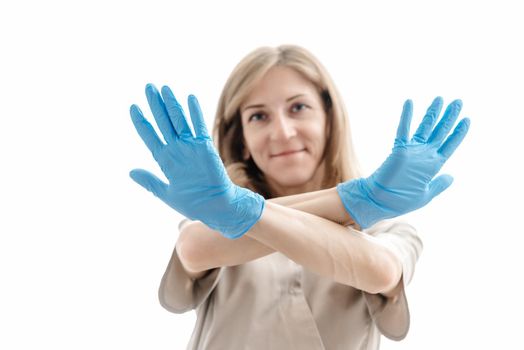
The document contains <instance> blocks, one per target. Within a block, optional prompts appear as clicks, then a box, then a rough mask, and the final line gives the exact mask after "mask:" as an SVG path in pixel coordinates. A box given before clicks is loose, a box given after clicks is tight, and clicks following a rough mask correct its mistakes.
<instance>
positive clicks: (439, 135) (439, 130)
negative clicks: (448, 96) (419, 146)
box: [428, 100, 462, 146]
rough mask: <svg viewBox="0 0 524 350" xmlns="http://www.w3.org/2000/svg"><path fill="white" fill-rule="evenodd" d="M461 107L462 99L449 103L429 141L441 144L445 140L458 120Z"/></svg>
mask: <svg viewBox="0 0 524 350" xmlns="http://www.w3.org/2000/svg"><path fill="white" fill-rule="evenodd" d="M461 109H462V101H461V100H455V101H453V102H451V103H450V104H449V105H448V107H447V108H446V111H445V112H444V115H443V116H442V119H441V120H440V121H439V123H438V124H437V126H436V127H435V129H433V132H432V133H431V136H430V137H429V139H428V143H431V144H434V145H439V146H440V144H441V143H442V140H444V138H445V137H446V136H447V135H448V133H449V131H450V130H451V128H452V127H453V125H454V124H455V122H456V121H457V118H458V115H459V113H460V110H461Z"/></svg>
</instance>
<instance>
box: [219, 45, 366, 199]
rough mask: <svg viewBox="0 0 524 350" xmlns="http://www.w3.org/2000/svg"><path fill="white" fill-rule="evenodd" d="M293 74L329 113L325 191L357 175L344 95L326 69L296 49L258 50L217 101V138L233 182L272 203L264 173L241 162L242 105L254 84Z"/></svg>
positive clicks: (243, 62)
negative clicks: (272, 74)
mask: <svg viewBox="0 0 524 350" xmlns="http://www.w3.org/2000/svg"><path fill="white" fill-rule="evenodd" d="M277 65H278V66H285V67H289V68H292V69H294V70H295V71H297V72H298V73H300V74H302V75H303V76H304V77H305V78H306V79H308V80H309V81H311V82H312V83H313V84H314V85H315V86H316V87H317V90H318V93H319V94H320V96H321V98H322V101H323V103H324V108H325V111H326V116H327V118H326V119H327V120H326V123H327V124H326V132H327V135H326V140H327V141H326V145H325V151H324V156H323V160H324V161H325V166H326V168H325V175H324V179H323V181H322V185H321V187H322V189H324V188H330V187H333V186H335V185H336V184H338V183H339V182H343V181H347V180H349V179H352V178H356V177H358V176H359V174H360V171H359V166H358V163H357V157H356V155H355V153H354V150H353V144H352V140H351V132H350V128H349V121H348V118H347V115H346V110H345V107H344V104H343V102H342V100H341V98H340V95H339V93H338V91H337V89H336V87H335V85H334V83H333V81H332V79H331V77H330V76H329V74H328V73H327V71H326V69H325V68H324V67H323V65H322V64H321V63H320V62H319V61H318V60H317V59H316V58H315V57H314V56H313V55H312V54H311V53H310V52H308V51H307V50H305V49H304V48H302V47H299V46H295V45H282V46H278V47H260V48H258V49H256V50H254V51H252V52H251V53H250V54H248V55H247V56H246V57H245V58H244V59H242V60H241V61H240V62H239V63H238V65H237V66H236V67H235V68H234V69H233V72H232V73H231V75H230V76H229V78H228V80H227V81H226V84H225V86H224V89H223V90H222V94H221V96H220V99H219V101H218V107H217V112H216V116H215V122H214V125H213V139H214V142H215V146H216V147H217V148H218V152H219V154H220V157H221V158H222V161H223V162H224V164H225V166H226V169H227V172H228V174H229V176H230V178H231V180H232V181H233V182H234V183H235V184H237V185H239V186H242V187H246V188H249V189H251V190H253V191H255V192H257V193H260V194H261V195H262V196H264V197H265V198H272V194H271V193H270V190H269V187H268V185H267V183H266V181H265V178H264V174H263V173H262V171H260V169H259V168H258V167H257V165H256V164H255V162H254V161H253V159H252V158H251V157H250V158H249V159H247V160H244V159H243V154H244V148H245V145H244V141H243V140H244V138H243V131H242V122H241V119H240V106H241V104H242V103H243V102H244V101H245V99H246V98H247V96H248V95H249V93H250V92H251V90H252V89H253V87H254V85H255V84H256V83H257V82H258V81H259V80H260V79H261V78H262V77H263V76H264V75H265V74H266V73H267V71H268V70H269V69H271V68H272V67H274V66H277Z"/></svg>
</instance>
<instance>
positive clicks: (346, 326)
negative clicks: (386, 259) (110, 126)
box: [159, 221, 422, 350]
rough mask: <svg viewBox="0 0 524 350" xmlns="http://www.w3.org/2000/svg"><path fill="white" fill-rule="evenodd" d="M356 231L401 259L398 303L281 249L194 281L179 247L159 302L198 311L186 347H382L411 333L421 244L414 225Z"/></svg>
mask: <svg viewBox="0 0 524 350" xmlns="http://www.w3.org/2000/svg"><path fill="white" fill-rule="evenodd" d="M179 227H180V226H179ZM353 232H356V234H361V235H362V236H363V237H364V236H366V239H372V240H374V241H376V242H378V243H380V244H384V245H386V246H388V247H389V248H391V250H392V251H393V252H394V253H395V254H396V255H397V256H398V257H399V259H400V260H401V261H402V266H403V286H402V291H401V295H400V297H399V298H396V300H393V299H388V298H385V297H384V296H382V295H379V294H369V293H367V292H364V291H362V290H358V289H355V288H353V287H350V286H347V285H344V284H340V283H336V282H334V281H333V280H331V279H330V278H328V277H323V276H320V275H318V274H315V273H313V272H311V271H308V270H307V269H305V268H304V267H302V266H301V265H298V264H296V263H295V262H293V261H292V260H290V259H288V258H287V257H286V256H285V255H283V254H281V253H279V252H275V253H272V254H269V255H267V256H264V257H261V258H259V259H256V260H252V261H250V262H248V263H245V264H242V265H237V266H229V267H220V268H215V269H212V270H210V271H209V272H208V273H207V274H206V275H205V276H203V277H202V278H199V279H197V280H192V279H191V278H189V277H188V276H187V274H186V273H185V271H184V269H183V267H182V265H181V262H180V260H179V258H178V256H177V252H176V249H175V250H174V252H173V255H172V257H171V260H170V262H169V265H168V266H167V270H166V273H165V274H164V277H163V278H162V282H161V285H160V289H159V299H160V303H161V305H162V306H163V307H164V308H165V309H167V310H168V311H171V312H174V313H184V312H187V311H189V310H192V309H196V313H197V320H196V325H195V328H194V330H193V334H192V336H191V339H190V342H189V344H188V346H187V349H205V350H207V349H228V350H235V349H242V350H268V349H285V350H291V349H299V350H321V349H325V350H335V349H344V350H348V349H349V350H353V349H366V350H370V349H378V348H379V343H380V334H381V333H382V334H383V335H385V336H387V337H388V338H390V339H394V340H401V339H403V338H404V337H405V336H406V334H407V332H408V329H409V309H408V304H407V301H406V296H405V293H404V287H405V286H406V285H407V284H408V283H409V281H410V280H411V278H412V276H413V272H414V268H415V263H416V261H417V259H418V257H419V255H420V252H421V250H422V242H421V241H420V239H419V238H418V236H417V234H416V231H415V229H414V228H413V227H411V226H410V225H408V224H405V223H400V222H393V221H383V222H380V223H378V224H376V225H375V226H373V227H371V228H369V229H367V230H365V231H364V232H365V233H367V234H368V235H365V234H364V233H360V232H357V231H354V230H353ZM370 236H372V237H370ZM168 274H169V275H170V278H169V283H170V285H169V286H166V283H167V282H166V280H167V278H166V276H168Z"/></svg>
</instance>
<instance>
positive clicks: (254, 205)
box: [131, 46, 469, 349]
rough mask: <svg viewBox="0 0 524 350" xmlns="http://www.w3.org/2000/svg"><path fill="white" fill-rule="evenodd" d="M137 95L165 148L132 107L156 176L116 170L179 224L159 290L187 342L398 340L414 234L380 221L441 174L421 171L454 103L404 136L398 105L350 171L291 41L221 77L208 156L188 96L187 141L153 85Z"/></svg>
mask: <svg viewBox="0 0 524 350" xmlns="http://www.w3.org/2000/svg"><path fill="white" fill-rule="evenodd" d="M146 95H147V97H148V102H149V104H150V106H151V109H152V111H153V115H154V117H155V119H156V122H157V124H158V126H159V129H160V130H161V132H162V134H163V135H164V139H165V142H166V144H164V143H163V142H161V141H160V139H159V138H158V136H157V135H156V133H155V132H154V131H153V129H152V127H151V125H150V124H149V123H148V122H147V121H146V120H145V119H144V117H143V115H142V113H141V112H140V110H139V109H138V107H137V106H132V108H131V115H132V118H133V122H134V124H135V127H136V128H137V131H138V132H139V134H140V136H141V137H142V139H143V140H144V142H145V143H146V145H147V146H148V147H149V149H150V150H151V151H152V153H153V156H154V157H155V159H156V160H157V162H158V163H159V164H160V166H161V168H162V170H163V172H164V174H165V175H166V177H167V178H168V180H169V184H165V183H163V182H162V181H160V180H158V179H157V178H156V177H155V176H154V175H152V174H150V173H148V172H146V171H144V170H133V171H132V172H131V177H132V178H133V179H134V180H135V181H136V182H138V183H139V184H140V185H142V186H143V187H145V188H146V189H148V190H150V191H151V192H153V193H154V194H155V195H156V196H158V197H159V198H160V199H162V200H163V201H164V202H166V204H168V205H170V206H171V207H172V208H174V209H175V210H177V211H178V212H180V213H182V214H183V215H184V216H186V217H187V218H189V219H191V220H184V221H182V223H181V224H180V226H179V229H180V235H179V238H178V241H177V244H176V247H175V249H174V251H173V255H172V257H171V260H170V262H169V265H168V267H167V269H166V272H165V274H164V277H163V279H162V282H161V285H160V289H159V298H160V302H161V304H162V305H163V306H164V307H165V308H166V309H167V310H169V311H172V312H175V313H183V312H186V311H188V310H191V309H196V312H197V324H196V326H195V329H194V332H193V334H192V337H191V340H190V343H189V345H188V349H295V348H296V349H378V347H379V342H380V334H381V333H382V334H384V335H385V336H387V337H389V338H391V339H395V340H400V339H403V338H404V337H405V336H406V334H407V331H408V328H409V311H408V306H407V302H406V297H405V293H404V287H405V285H406V284H407V283H408V282H409V281H410V280H411V278H412V275H413V271H414V267H415V262H416V260H417V259H418V256H419V254H420V252H421V249H422V243H421V241H420V239H419V238H418V237H417V235H416V232H415V230H414V229H413V227H411V226H409V225H408V224H405V223H401V222H392V221H389V220H385V219H389V218H392V217H395V216H399V215H402V214H404V213H406V212H409V211H411V210H415V209H417V208H420V207H422V206H423V205H425V204H426V203H427V202H429V201H430V200H431V199H432V198H433V197H434V196H436V195H438V194H439V193H440V192H442V191H443V190H444V189H445V188H447V186H449V185H450V184H451V177H449V176H447V175H441V176H439V177H437V178H436V179H433V178H434V176H435V175H436V174H437V173H438V171H439V169H440V167H441V166H442V165H443V163H444V162H445V160H446V159H447V158H448V157H449V156H450V155H451V154H452V153H453V151H454V150H455V149H456V147H458V145H459V144H460V142H461V141H462V139H463V138H464V136H465V135H466V133H467V130H468V126H469V120H467V119H464V120H463V121H461V122H460V123H459V125H458V126H457V127H456V129H455V132H454V133H453V134H452V135H451V136H449V137H448V138H447V139H446V140H445V142H444V139H445V138H446V136H447V134H448V133H449V131H450V129H451V127H452V125H453V124H454V122H455V121H456V119H457V117H458V113H459V111H460V106H461V104H460V101H455V102H453V103H452V104H450V105H449V106H448V108H447V110H446V112H445V113H444V116H443V118H442V120H441V122H440V123H439V124H438V125H437V126H436V127H435V128H434V129H433V126H434V124H435V122H436V120H437V118H438V115H439V114H440V109H441V107H442V100H441V99H440V98H437V99H435V101H434V102H433V104H432V105H431V106H430V108H429V109H428V112H427V114H426V116H425V117H424V119H423V121H422V123H421V125H420V127H419V128H418V129H417V131H416V133H415V135H414V136H413V138H412V139H411V140H408V137H407V136H408V134H409V124H410V120H411V113H412V112H411V111H412V106H411V102H410V101H407V102H406V104H405V105H404V111H403V113H402V117H401V122H400V125H399V129H398V131H397V137H396V139H395V147H394V148H393V151H392V154H391V155H390V156H389V157H388V158H387V159H386V161H385V162H384V164H383V165H382V166H381V167H380V168H379V169H378V170H377V171H375V172H374V173H373V174H372V175H371V176H370V177H368V178H362V177H359V172H358V169H357V166H356V164H357V163H356V157H355V155H354V153H353V148H352V146H351V138H350V134H349V126H348V124H347V119H346V114H345V111H344V107H343V104H342V101H341V99H340V97H339V94H338V92H337V90H336V88H335V86H334V84H333V83H332V81H331V79H330V77H329V75H328V74H327V72H326V71H325V69H324V68H323V67H322V65H321V64H320V63H319V62H318V61H317V60H316V59H315V57H313V56H312V55H311V54H310V53H309V52H307V51H306V50H304V49H302V48H300V47H296V46H280V47H277V48H260V49H258V50H255V51H254V52H252V53H251V54H249V55H248V56H247V57H245V58H244V59H243V60H242V61H241V62H240V63H239V64H238V66H237V67H236V68H235V70H234V71H233V72H232V74H231V76H230V78H229V79H228V81H227V82H226V85H225V87H224V90H223V93H222V95H221V97H220V101H219V105H218V110H217V115H216V118H215V126H214V141H215V142H216V147H217V148H218V150H219V154H220V158H219V157H218V155H217V153H216V151H215V149H214V147H213V144H212V142H211V139H210V138H209V135H208V134H207V128H206V126H205V123H204V120H203V118H202V115H201V112H200V109H199V106H198V102H197V101H196V98H195V97H194V96H190V97H189V109H190V114H191V120H192V123H193V126H194V130H195V136H193V135H192V133H191V130H190V129H189V127H188V125H187V123H186V121H185V119H184V116H183V111H182V108H181V107H180V105H179V104H178V102H177V101H176V100H175V98H174V96H173V95H172V93H171V91H170V90H169V88H167V87H164V88H163V89H162V95H161V94H160V93H159V92H158V91H157V90H156V89H155V88H154V87H153V86H152V85H148V86H147V87H146ZM223 164H225V165H226V166H227V173H226V168H225V167H224V165H223Z"/></svg>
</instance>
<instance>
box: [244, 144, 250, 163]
mask: <svg viewBox="0 0 524 350" xmlns="http://www.w3.org/2000/svg"><path fill="white" fill-rule="evenodd" d="M249 157H251V154H250V153H249V150H248V149H247V147H246V146H244V150H243V151H242V159H244V160H248V159H249Z"/></svg>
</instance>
